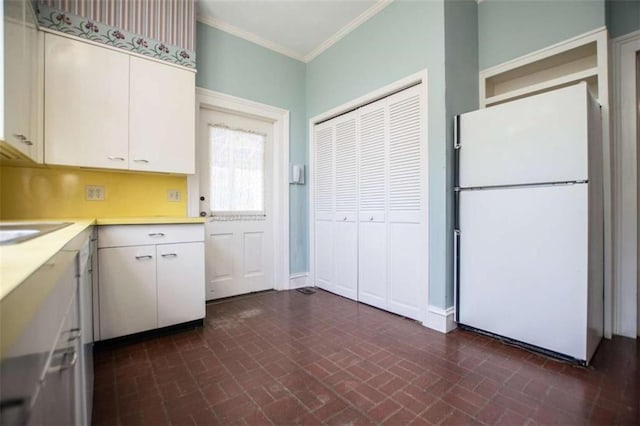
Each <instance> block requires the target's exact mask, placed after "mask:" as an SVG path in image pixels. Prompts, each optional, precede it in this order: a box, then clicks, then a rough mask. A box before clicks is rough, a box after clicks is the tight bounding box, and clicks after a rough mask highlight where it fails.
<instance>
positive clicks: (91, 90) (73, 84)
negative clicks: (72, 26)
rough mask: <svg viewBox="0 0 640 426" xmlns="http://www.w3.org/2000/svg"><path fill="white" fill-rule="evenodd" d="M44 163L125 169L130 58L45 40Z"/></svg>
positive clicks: (59, 39) (82, 45) (48, 36)
mask: <svg viewBox="0 0 640 426" xmlns="http://www.w3.org/2000/svg"><path fill="white" fill-rule="evenodd" d="M45 94H46V96H45V131H44V134H45V162H46V163H48V164H61V165H68V166H85V167H99V168H107V169H126V168H128V164H129V149H128V120H129V117H128V105H129V56H128V55H126V54H124V53H119V52H115V51H113V50H110V49H104V48H101V47H98V46H94V45H91V44H88V43H83V42H79V41H75V40H71V39H68V38H66V37H60V36H56V35H53V34H46V36H45Z"/></svg>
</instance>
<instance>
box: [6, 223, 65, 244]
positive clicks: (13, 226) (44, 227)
mask: <svg viewBox="0 0 640 426" xmlns="http://www.w3.org/2000/svg"><path fill="white" fill-rule="evenodd" d="M69 225H71V222H36V223H28V222H0V245H7V244H17V243H21V242H23V241H27V240H30V239H32V238H36V237H39V236H41V235H44V234H48V233H49V232H53V231H57V230H58V229H62V228H64V227H66V226H69Z"/></svg>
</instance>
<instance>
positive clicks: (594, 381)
mask: <svg viewBox="0 0 640 426" xmlns="http://www.w3.org/2000/svg"><path fill="white" fill-rule="evenodd" d="M639 401H640V346H639V345H638V343H636V341H634V340H632V339H625V338H617V337H616V338H614V339H613V340H608V341H604V342H603V343H602V344H601V346H600V348H599V350H598V352H597V353H596V356H595V358H594V360H593V362H592V365H591V366H590V367H589V368H582V367H576V366H572V365H569V364H566V363H563V362H559V361H556V360H552V359H549V358H546V357H544V356H541V355H537V354H533V353H530V352H527V351H525V350H522V349H519V348H515V347H512V346H508V345H505V344H502V343H500V342H498V341H496V340H493V339H490V338H487V337H484V336H479V335H476V334H474V333H470V332H467V331H460V330H458V331H454V332H453V333H450V334H448V335H446V336H445V335H443V334H440V333H437V332H434V331H431V330H429V329H427V328H425V327H423V326H421V325H420V324H418V323H416V322H414V321H410V320H407V319H405V318H401V317H398V316H395V315H392V314H389V313H386V312H383V311H380V310H378V309H375V308H371V307H369V306H366V305H362V304H357V303H355V302H353V301H350V300H347V299H343V298H341V297H338V296H335V295H332V294H330V293H326V292H323V291H321V290H318V291H317V292H316V294H313V295H304V294H301V293H299V292H296V291H287V292H268V293H261V294H256V295H249V296H245V297H240V298H235V299H230V300H227V301H224V302H219V303H215V304H209V305H207V318H206V320H205V326H204V327H203V328H195V329H191V330H185V331H180V332H176V333H173V334H170V335H165V336H161V337H155V338H151V339H144V340H140V341H136V342H133V343H132V342H129V343H121V344H118V345H109V346H101V347H99V348H97V349H96V352H95V396H94V414H93V423H94V424H95V425H116V424H122V425H127V424H134V425H143V424H145V425H163V424H172V425H207V424H248V425H262V424H265V425H269V424H273V425H290V424H305V425H314V424H329V425H345V424H350V425H360V424H384V425H407V424H412V425H423V424H425V425H426V424H447V425H466V424H499V425H517V424H531V425H535V424H544V425H547V424H563V425H566V424H602V425H609V424H639V423H640V411H639V407H638V405H639Z"/></svg>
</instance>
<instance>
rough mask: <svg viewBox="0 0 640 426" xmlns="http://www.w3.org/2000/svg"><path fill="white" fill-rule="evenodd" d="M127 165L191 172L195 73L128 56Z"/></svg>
mask: <svg viewBox="0 0 640 426" xmlns="http://www.w3.org/2000/svg"><path fill="white" fill-rule="evenodd" d="M129 78H130V80H129V81H130V95H129V159H130V160H129V168H130V169H131V170H144V171H162V172H171V173H184V174H190V173H194V172H195V74H194V73H192V72H190V71H185V70H181V69H179V68H176V67H174V66H170V65H164V64H160V63H157V62H153V61H149V60H146V59H141V58H136V57H131V72H130V77H129Z"/></svg>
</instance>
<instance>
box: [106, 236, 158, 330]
mask: <svg viewBox="0 0 640 426" xmlns="http://www.w3.org/2000/svg"><path fill="white" fill-rule="evenodd" d="M98 261H99V263H100V266H99V268H98V271H99V285H100V338H101V339H110V338H112V337H118V336H124V335H127V334H133V333H138V332H140V331H147V330H151V329H154V328H156V326H157V316H158V309H157V303H156V301H157V296H156V246H139V247H117V248H105V249H100V250H99V252H98Z"/></svg>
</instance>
